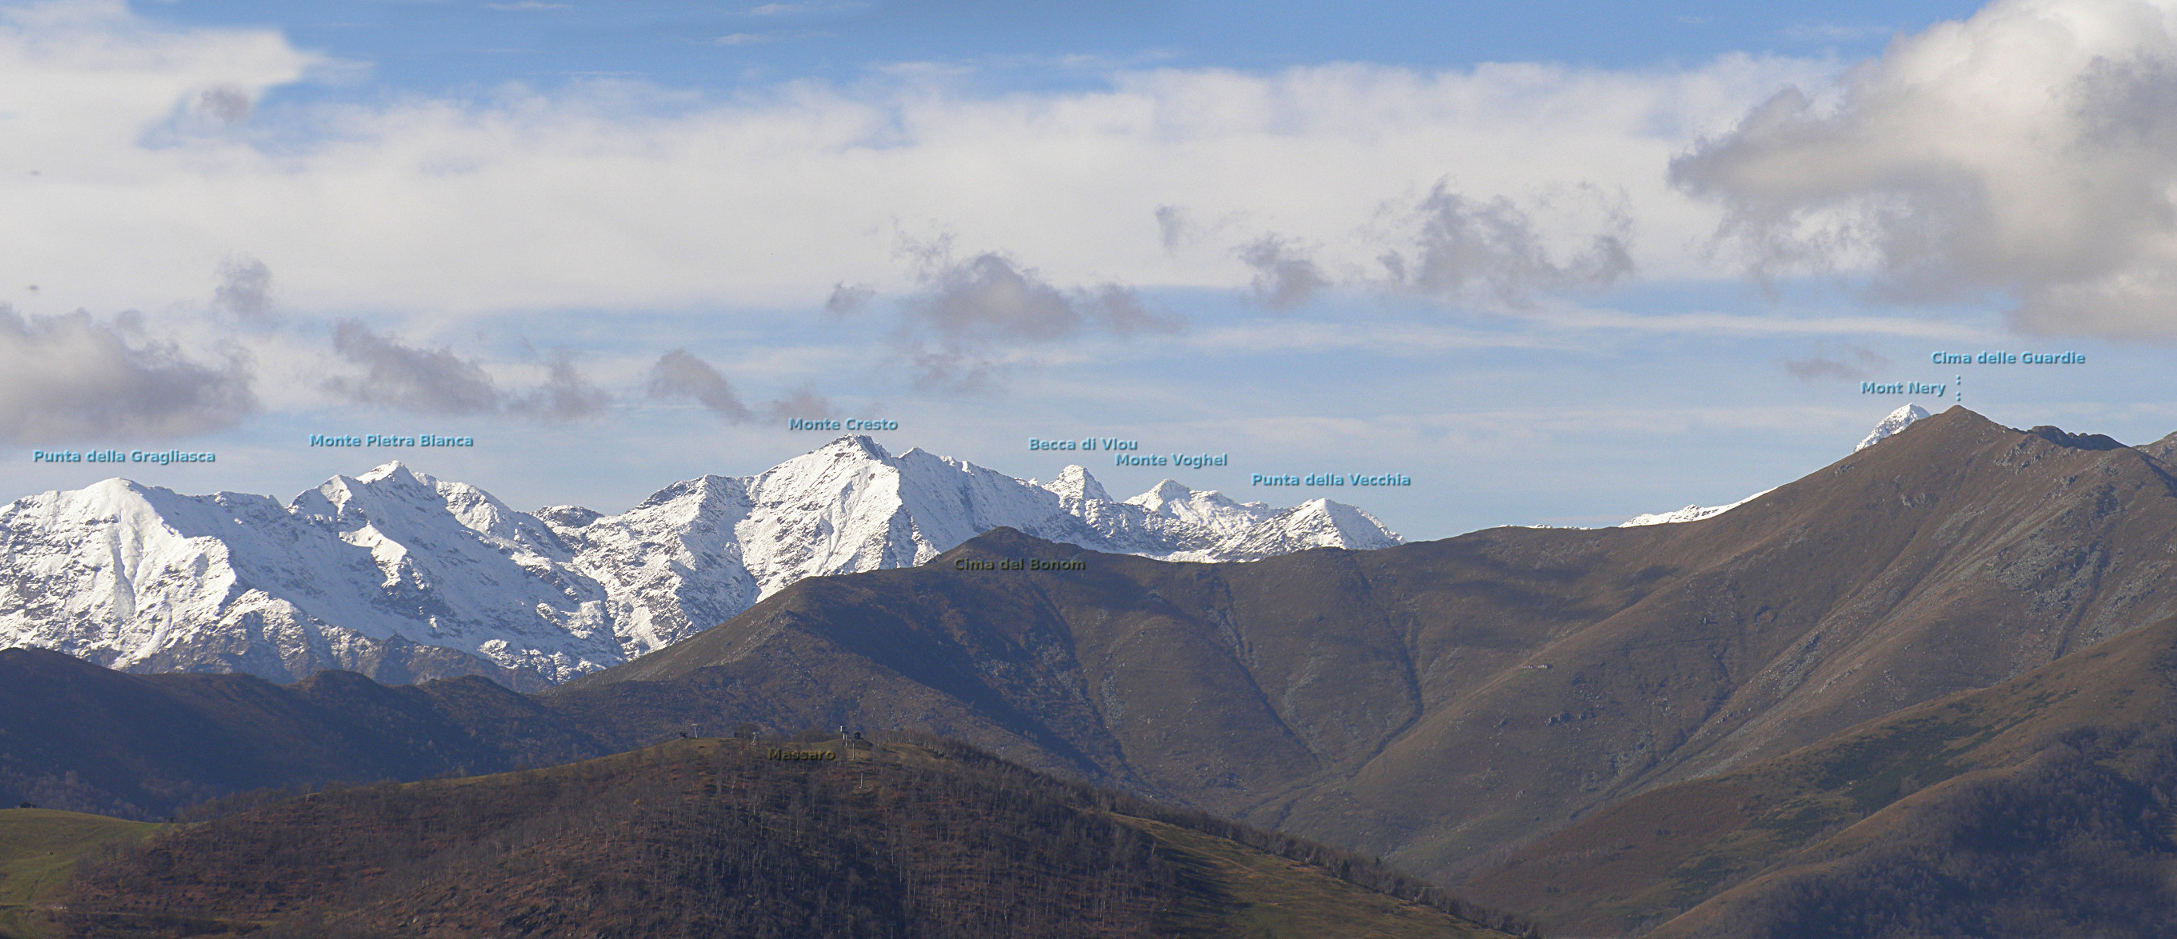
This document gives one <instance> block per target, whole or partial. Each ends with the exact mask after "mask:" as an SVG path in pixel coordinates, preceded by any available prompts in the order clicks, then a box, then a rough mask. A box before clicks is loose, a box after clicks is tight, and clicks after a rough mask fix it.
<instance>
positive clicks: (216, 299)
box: [212, 257, 272, 320]
mask: <svg viewBox="0 0 2177 939" xmlns="http://www.w3.org/2000/svg"><path fill="white" fill-rule="evenodd" d="M212 303H213V305H215V306H218V307H219V308H221V309H224V310H226V311H227V312H229V313H233V314H234V315H236V316H239V317H241V318H243V319H245V320H261V319H264V318H265V317H267V316H269V315H271V313H272V270H271V269H270V268H267V267H265V262H263V261H260V260H257V259H256V258H252V257H237V258H230V259H228V260H227V261H226V263H224V264H221V265H220V266H219V287H218V289H216V290H214V291H212Z"/></svg>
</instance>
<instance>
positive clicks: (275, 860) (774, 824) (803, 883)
mask: <svg viewBox="0 0 2177 939" xmlns="http://www.w3.org/2000/svg"><path fill="white" fill-rule="evenodd" d="M780 748H783V749H786V750H790V751H792V752H794V753H796V754H829V755H831V756H832V757H834V758H833V759H828V760H819V759H776V758H772V751H773V750H774V749H780ZM66 900H67V903H66V912H65V913H64V914H62V915H61V916H60V917H59V918H60V920H61V922H62V923H63V925H64V926H65V927H66V929H67V934H70V935H83V936H102V937H111V936H144V937H151V936H183V935H192V936H194V935H241V934H248V935H253V936H342V935H357V936H361V935H369V936H455V935H459V936H486V935H491V936H500V935H554V936H559V935H583V936H589V935H620V936H728V935H730V936H751V937H763V936H778V937H798V936H903V937H905V936H961V937H966V936H1001V935H1002V936H1023V937H1033V936H1143V937H1146V936H1242V935H1244V936H1263V935H1269V936H1294V937H1299V936H1314V935H1324V934H1326V933H1325V932H1323V931H1322V929H1323V928H1324V927H1325V926H1326V924H1335V925H1333V926H1331V927H1330V928H1331V929H1332V930H1333V931H1334V932H1336V933H1337V934H1339V935H1346V936H1355V937H1362V936H1370V937H1384V939H1395V937H1420V936H1432V937H1461V936H1465V937H1482V936H1500V937H1501V936H1505V935H1506V934H1505V933H1502V932H1498V931H1495V930H1492V929H1488V928H1485V927H1483V926H1481V925H1479V924H1477V923H1475V922H1472V921H1470V920H1467V919H1462V918H1460V917H1459V916H1456V915H1453V914H1452V913H1451V912H1449V910H1453V909H1458V908H1459V907H1458V906H1457V904H1454V903H1452V902H1450V901H1448V900H1446V899H1444V898H1443V897H1442V896H1441V895H1440V894H1437V893H1436V892H1435V891H1433V890H1432V889H1430V888H1427V887H1424V886H1422V885H1420V884H1418V883H1415V882H1412V881H1408V880H1405V879H1404V878H1401V877H1399V876H1397V875H1396V874H1394V873H1391V872H1389V871H1388V870H1385V869H1383V868H1381V867H1380V866H1378V865H1375V864H1373V863H1371V862H1366V861H1363V860H1360V859H1358V858H1354V857H1351V856H1347V855H1342V854H1339V853H1338V852H1334V851H1331V850H1329V849H1325V848H1321V847H1319V846H1314V845H1308V844H1305V843H1301V842H1296V841H1293V840H1291V839H1289V838H1284V837H1282V836H1276V835H1269V834H1266V833H1262V832H1254V831H1246V830H1241V829H1236V828H1234V827H1232V826H1230V825H1229V824H1223V823H1217V822H1214V821H1212V820H1208V819H1203V818H1199V817H1196V816H1191V815H1187V814H1184V813H1174V812H1171V811H1169V810H1165V809H1161V808H1159V807H1157V806H1154V805H1151V804H1149V803H1146V802H1143V801H1141V800H1137V799H1132V798H1129V797H1125V796H1121V795H1118V794H1116V793H1113V792H1109V791H1098V790H1093V789H1089V788H1087V787H1083V786H1079V785H1076V784H1069V783H1063V782H1060V781H1057V780H1054V779H1051V778H1049V777H1045V776H1040V775H1037V774H1034V773H1031V772H1028V771H1025V770H1023V769H1020V768H1018V767H1015V766H1012V765H1010V764H1006V763H1003V762H1000V761H997V760H995V759H992V758H990V757H987V756H985V755H983V754H980V753H978V752H975V751H972V750H967V749H964V748H960V747H958V746H956V745H951V744H946V743H943V742H939V741H935V740H930V741H926V742H922V743H904V742H893V743H884V744H877V745H842V744H841V743H839V742H838V741H837V740H836V739H835V740H833V741H831V742H829V743H799V744H795V743H782V744H767V745H763V746H758V745H755V744H752V743H749V742H747V741H732V740H686V741H677V742H674V743H671V744H667V745H663V746H660V747H656V748H651V749H647V750H642V751H637V752H634V753H630V754H625V755H621V756H615V757H607V758H603V759H599V760H593V761H589V762H585V763H578V764H572V765H569V766H564V767H555V768H552V769H547V770H531V771H524V772H519V773H510V774H503V775H497V776H486V777H476V778H464V779H449V780H438V781H431V782H423V783H409V784H384V785H378V786H372V787H367V788H346V789H331V790H327V791H323V792H319V793H316V794H313V795H309V796H306V797H301V798H289V799H284V800H278V801H270V802H262V801H259V802H256V803H254V804H251V803H244V802H237V803H232V804H229V805H228V806H225V807H224V808H223V809H221V810H220V811H219V812H218V813H216V814H215V816H214V817H212V818H211V819H209V820H207V821H202V822H197V823H192V824H186V825H180V826H174V827H172V828H170V829H169V830H168V831H166V832H165V833H163V834H162V835H160V836H159V837H157V838H155V839H153V840H151V841H149V842H147V843H146V844H144V845H143V846H142V847H140V848H136V849H132V850H123V851H120V852H117V853H114V854H112V855H110V856H109V857H107V858H105V859H104V860H101V861H98V862H95V863H93V864H91V865H90V866H89V867H87V868H85V869H84V870H82V871H81V872H80V873H78V874H77V875H76V877H75V879H74V881H73V882H72V884H71V885H70V887H69V894H68V896H67V897H66Z"/></svg>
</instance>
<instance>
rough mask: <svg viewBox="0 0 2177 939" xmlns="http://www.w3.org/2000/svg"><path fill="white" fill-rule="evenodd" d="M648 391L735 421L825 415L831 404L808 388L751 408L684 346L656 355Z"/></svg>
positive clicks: (828, 414) (746, 421) (726, 382)
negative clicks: (686, 402) (683, 347)
mask: <svg viewBox="0 0 2177 939" xmlns="http://www.w3.org/2000/svg"><path fill="white" fill-rule="evenodd" d="M647 390H648V391H649V394H650V396H651V397H652V398H657V399H662V400H673V399H679V400H686V401H693V402H695V403H697V404H700V405H702V406H703V407H704V408H706V409H708V410H709V411H710V412H711V413H712V414H715V415H717V416H718V417H719V419H721V420H724V421H727V422H728V423H734V424H743V423H748V422H750V421H755V420H759V419H765V418H779V419H783V418H788V417H827V416H830V415H831V414H832V413H833V408H832V403H831V402H830V401H829V400H826V399H825V398H823V397H822V396H820V395H818V394H816V393H815V392H814V391H813V390H811V389H808V388H801V389H798V390H796V391H794V392H793V393H791V394H789V395H787V396H786V397H783V398H779V399H776V400H773V401H771V402H769V403H766V404H764V405H763V406H761V407H750V406H749V405H747V404H745V403H743V402H742V400H741V396H740V394H739V393H738V392H736V391H734V390H733V383H732V382H729V381H727V380H726V376H725V375H723V374H721V373H720V372H719V371H718V369H716V368H713V367H712V366H711V364H710V363H708V362H705V361H703V360H702V359H700V358H697V357H696V356H695V355H694V354H693V353H691V352H689V351H688V350H686V349H674V350H672V351H670V352H667V353H665V354H664V355H661V356H659V357H658V361H657V363H656V364H654V365H652V366H651V367H650V377H649V381H648V382H647Z"/></svg>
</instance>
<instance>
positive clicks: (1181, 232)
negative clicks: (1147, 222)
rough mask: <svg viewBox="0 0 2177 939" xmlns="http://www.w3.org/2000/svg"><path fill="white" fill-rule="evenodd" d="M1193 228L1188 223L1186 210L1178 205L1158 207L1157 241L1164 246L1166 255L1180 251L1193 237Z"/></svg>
mask: <svg viewBox="0 0 2177 939" xmlns="http://www.w3.org/2000/svg"><path fill="white" fill-rule="evenodd" d="M1192 232H1193V227H1192V226H1191V225H1190V224H1189V223H1188V222H1187V213H1186V210H1184V209H1181V208H1180V207H1178V206H1176V205H1160V206H1157V240H1158V241H1159V242H1162V243H1163V245H1164V253H1166V254H1171V253H1173V252H1176V251H1178V250H1179V247H1180V246H1181V245H1183V244H1186V243H1187V241H1188V239H1189V238H1190V237H1191V235H1192Z"/></svg>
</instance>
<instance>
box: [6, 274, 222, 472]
mask: <svg viewBox="0 0 2177 939" xmlns="http://www.w3.org/2000/svg"><path fill="white" fill-rule="evenodd" d="M250 380H251V370H250V362H249V360H248V358H247V357H246V356H244V355H243V354H242V353H240V352H231V353H229V354H228V355H227V356H226V358H225V361H222V362H218V363H204V362H198V361H193V360H191V359H190V358H189V357H188V356H187V355H185V354H184V353H183V352H182V350H181V349H180V348H179V347H178V346H176V345H175V344H173V343H171V342H164V341H160V340H157V339H153V338H151V337H148V336H146V335H145V334H144V331H143V321H142V317H141V316H136V315H128V314H124V315H123V316H119V317H116V318H115V320H114V322H112V323H100V322H98V321H96V320H94V319H92V318H91V315H90V314H88V313H85V312H82V311H78V312H76V313H73V314H69V315H67V316H23V315H20V314H17V313H16V312H15V310H14V309H13V308H11V307H8V306H6V305H4V304H0V437H6V438H7V439H9V440H13V441H17V442H21V443H28V444H31V445H33V446H45V447H60V446H67V447H81V446H86V445H94V444H101V445H102V444H105V443H108V442H109V441H101V440H83V439H80V438H81V437H82V436H83V435H89V434H105V435H112V434H146V435H153V436H161V437H164V436H175V435H186V434H194V433H201V432H205V431H211V430H218V429H221V428H224V427H230V426H233V425H234V424H236V423H237V422H239V421H241V420H242V419H243V418H244V417H247V416H249V415H250V414H252V413H254V412H255V411H256V410H257V397H256V395H255V394H254V393H252V391H251V390H250ZM110 442H111V443H122V442H123V441H110Z"/></svg>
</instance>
